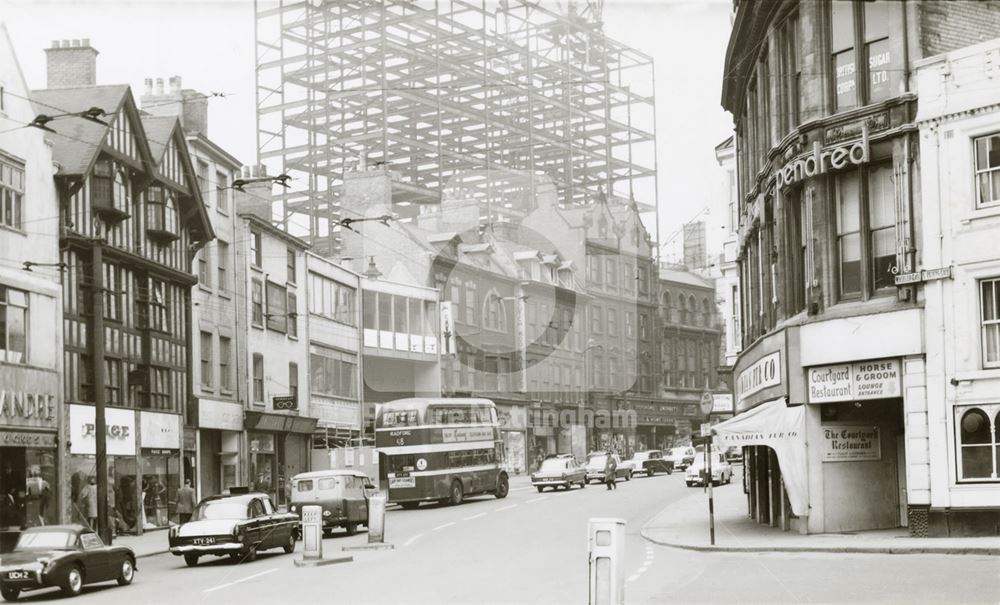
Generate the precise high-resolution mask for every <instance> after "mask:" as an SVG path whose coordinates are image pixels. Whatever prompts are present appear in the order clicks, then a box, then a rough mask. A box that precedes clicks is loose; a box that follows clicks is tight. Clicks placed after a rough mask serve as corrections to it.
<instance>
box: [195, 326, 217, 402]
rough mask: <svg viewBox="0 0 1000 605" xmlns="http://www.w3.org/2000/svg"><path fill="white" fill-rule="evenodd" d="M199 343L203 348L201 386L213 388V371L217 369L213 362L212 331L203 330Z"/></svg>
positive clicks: (201, 351)
mask: <svg viewBox="0 0 1000 605" xmlns="http://www.w3.org/2000/svg"><path fill="white" fill-rule="evenodd" d="M198 344H199V347H200V349H201V350H200V353H201V386H203V387H205V388H208V389H211V388H212V372H213V371H214V370H215V368H214V366H213V364H212V333H211V332H202V333H201V341H200V342H199V343H198Z"/></svg>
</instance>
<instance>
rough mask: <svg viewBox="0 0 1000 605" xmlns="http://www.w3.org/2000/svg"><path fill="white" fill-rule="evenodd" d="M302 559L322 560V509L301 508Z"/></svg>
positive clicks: (312, 507)
mask: <svg viewBox="0 0 1000 605" xmlns="http://www.w3.org/2000/svg"><path fill="white" fill-rule="evenodd" d="M302 545H303V549H302V558H303V559H322V558H323V507H322V506H303V507H302Z"/></svg>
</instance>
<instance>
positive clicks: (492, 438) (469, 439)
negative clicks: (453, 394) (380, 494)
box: [375, 397, 510, 508]
mask: <svg viewBox="0 0 1000 605" xmlns="http://www.w3.org/2000/svg"><path fill="white" fill-rule="evenodd" d="M375 447H376V448H377V449H378V452H379V474H380V475H381V478H382V479H383V480H384V481H387V482H388V484H389V502H398V503H399V504H400V505H401V506H402V507H403V508H416V507H417V506H419V505H420V503H421V502H431V501H437V502H450V503H451V504H459V503H460V502H462V500H463V499H464V498H465V497H466V496H471V495H475V494H493V495H495V496H496V497H497V498H506V497H507V493H508V492H509V490H510V486H509V483H508V477H507V472H506V471H505V470H504V469H503V462H504V445H503V441H502V440H501V438H500V424H499V422H498V421H497V410H496V406H495V405H494V404H493V402H492V401H490V400H489V399H459V398H454V399H452V398H424V397H414V398H410V399H397V400H395V401H390V402H388V403H383V404H382V405H380V406H379V407H378V410H377V412H376V414H375Z"/></svg>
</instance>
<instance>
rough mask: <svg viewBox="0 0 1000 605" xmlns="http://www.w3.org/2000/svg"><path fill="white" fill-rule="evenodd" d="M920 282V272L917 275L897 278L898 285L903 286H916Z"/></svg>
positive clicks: (904, 274) (903, 275) (908, 274)
mask: <svg viewBox="0 0 1000 605" xmlns="http://www.w3.org/2000/svg"><path fill="white" fill-rule="evenodd" d="M919 281H920V272H919V271H918V272H916V273H903V274H902V275H897V276H896V285H897V286H902V285H905V284H915V283H917V282H919Z"/></svg>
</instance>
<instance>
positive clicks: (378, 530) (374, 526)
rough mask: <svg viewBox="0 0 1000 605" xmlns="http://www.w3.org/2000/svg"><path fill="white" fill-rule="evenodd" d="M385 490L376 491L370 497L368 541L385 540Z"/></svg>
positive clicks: (378, 541) (370, 542)
mask: <svg viewBox="0 0 1000 605" xmlns="http://www.w3.org/2000/svg"><path fill="white" fill-rule="evenodd" d="M385 504H386V495H385V492H375V493H374V494H372V495H371V496H370V497H369V498H368V543H369V544H372V543H381V542H384V541H385Z"/></svg>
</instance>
